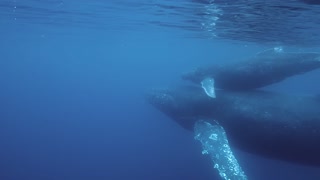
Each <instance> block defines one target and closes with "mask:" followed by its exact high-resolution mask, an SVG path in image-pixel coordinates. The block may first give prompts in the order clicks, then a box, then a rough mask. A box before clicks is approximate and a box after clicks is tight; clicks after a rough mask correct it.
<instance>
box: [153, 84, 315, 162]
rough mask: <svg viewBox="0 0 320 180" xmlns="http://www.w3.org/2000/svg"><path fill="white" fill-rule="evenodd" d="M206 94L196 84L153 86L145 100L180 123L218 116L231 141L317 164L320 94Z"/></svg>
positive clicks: (254, 150) (277, 156) (260, 151)
mask: <svg viewBox="0 0 320 180" xmlns="http://www.w3.org/2000/svg"><path fill="white" fill-rule="evenodd" d="M216 95H217V98H215V99H213V98H210V97H208V96H207V95H206V94H205V93H204V91H203V90H202V89H201V88H200V87H181V88H178V89H166V90H154V91H152V92H150V93H149V94H148V95H147V100H148V101H149V103H151V104H152V105H153V106H155V107H156V108H157V109H159V110H160V111H162V112H163V113H165V114H166V115H168V116H169V117H170V118H172V119H173V120H175V121H176V122H177V123H178V124H180V125H181V126H182V127H184V128H186V129H188V130H191V131H192V130H193V125H194V123H195V122H196V121H197V120H200V119H205V120H207V121H209V122H210V121H211V123H214V122H213V120H215V121H217V122H218V123H219V124H220V125H222V126H223V127H224V129H225V131H226V133H227V136H228V139H229V141H230V144H231V146H235V147H238V148H240V149H242V150H244V151H247V152H250V153H255V154H259V155H262V156H265V157H268V158H275V159H280V160H284V161H288V162H294V163H299V164H305V165H312V166H320V100H319V97H315V96H314V97H313V96H295V95H285V94H277V93H271V92H264V91H245V92H233V91H226V90H220V91H217V92H216Z"/></svg>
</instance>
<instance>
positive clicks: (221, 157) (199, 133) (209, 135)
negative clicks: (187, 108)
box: [194, 120, 247, 180]
mask: <svg viewBox="0 0 320 180" xmlns="http://www.w3.org/2000/svg"><path fill="white" fill-rule="evenodd" d="M194 134H195V137H194V138H195V139H196V140H198V141H200V142H201V144H202V149H203V150H202V154H208V155H209V156H210V158H211V160H212V161H213V163H214V168H215V169H217V170H218V171H219V175H220V176H221V178H222V179H238V180H246V179H247V176H246V175H245V173H244V172H243V171H242V169H241V167H240V165H239V164H238V161H237V159H236V158H235V156H234V155H233V153H232V151H231V148H230V146H229V142H228V139H227V136H226V132H225V131H224V128H223V127H222V126H220V125H219V124H218V123H215V124H210V123H209V122H207V121H203V120H199V121H197V122H196V123H195V125H194Z"/></svg>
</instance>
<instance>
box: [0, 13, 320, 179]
mask: <svg viewBox="0 0 320 180" xmlns="http://www.w3.org/2000/svg"><path fill="white" fill-rule="evenodd" d="M17 20H18V21H19V19H17ZM17 20H13V19H12V22H11V21H10V20H7V21H9V22H11V23H7V21H6V23H4V22H2V23H1V29H0V37H1V42H0V54H1V59H0V179H1V180H18V179H19V180H20V179H23V180H44V179H46V180H47V179H48V180H70V179H78V180H81V179H85V180H87V179H94V180H99V179H101V180H102V179H104V180H105V179H110V180H118V179H119V180H122V179H141V180H143V179H145V180H149V179H153V180H158V179H159V180H160V179H161V180H162V179H166V180H174V179H175V180H176V179H188V180H189V179H190V180H198V179H201V180H212V179H219V178H218V176H217V172H216V171H215V170H214V169H213V168H212V164H211V162H210V160H209V159H208V157H206V156H202V155H201V147H200V144H199V143H198V142H196V141H195V140H194V139H193V134H192V132H189V131H186V130H184V129H182V128H181V127H179V126H178V125H177V124H176V123H174V122H173V121H171V120H170V119H169V118H168V117H166V116H165V115H163V114H162V113H160V112H158V111H157V110H156V109H154V108H153V107H151V106H150V105H149V104H148V103H147V102H146V101H145V99H144V94H145V92H147V91H148V89H150V88H153V87H167V86H175V85H179V84H181V83H182V81H181V80H180V75H181V74H182V73H183V72H186V71H189V70H191V69H192V68H194V67H197V66H200V65H205V64H209V63H210V62H213V61H214V62H217V61H219V62H221V63H224V62H223V61H230V59H236V60H237V59H241V58H245V57H248V56H251V55H253V54H254V53H256V52H259V51H261V50H264V49H266V48H271V47H268V46H257V45H254V44H250V43H235V42H230V41H218V40H204V39H195V38H183V37H181V36H179V35H180V34H181V32H180V31H179V30H170V31H168V30H167V31H163V30H162V29H157V28H155V27H140V28H141V29H139V30H135V31H134V30H132V31H131V30H123V31H115V30H110V31H108V30H107V29H101V30H99V29H90V28H85V27H70V26H68V27H61V26H58V27H56V26H50V25H34V24H28V23H16V22H15V21H17ZM319 74H320V73H319V72H318V71H315V72H312V73H309V74H306V75H304V76H303V77H302V76H301V77H296V78H292V79H290V80H288V81H286V82H284V83H282V84H278V85H275V86H273V87H272V89H273V90H280V91H288V92H294V93H305V94H310V93H317V92H319V90H320V87H319V85H318V83H317V82H318V78H317V77H319ZM235 152H236V155H237V157H238V159H239V161H240V164H241V165H242V166H243V169H244V170H245V171H246V173H247V175H248V177H249V178H250V179H312V178H313V179H319V178H320V171H319V170H320V169H319V168H314V167H305V166H299V165H292V164H288V163H284V162H280V161H275V160H270V159H264V158H261V157H258V156H254V155H249V154H245V153H243V152H240V151H237V150H236V151H235ZM306 153H307V152H306Z"/></svg>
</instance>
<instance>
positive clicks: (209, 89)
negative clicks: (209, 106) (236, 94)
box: [201, 78, 216, 98]
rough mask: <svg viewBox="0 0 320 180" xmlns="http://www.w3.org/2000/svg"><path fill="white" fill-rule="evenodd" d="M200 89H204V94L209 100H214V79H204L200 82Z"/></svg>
mask: <svg viewBox="0 0 320 180" xmlns="http://www.w3.org/2000/svg"><path fill="white" fill-rule="evenodd" d="M201 87H202V88H203V89H204V92H205V93H206V94H207V95H208V96H209V97H211V98H216V93H215V89H214V79H213V78H205V79H203V80H202V81H201Z"/></svg>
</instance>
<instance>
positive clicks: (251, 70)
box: [182, 52, 320, 91]
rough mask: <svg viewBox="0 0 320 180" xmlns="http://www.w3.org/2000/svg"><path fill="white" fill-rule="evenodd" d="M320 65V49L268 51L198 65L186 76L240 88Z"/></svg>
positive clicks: (313, 68) (264, 84) (192, 79)
mask: <svg viewBox="0 0 320 180" xmlns="http://www.w3.org/2000/svg"><path fill="white" fill-rule="evenodd" d="M318 68H320V54H319V53H286V52H265V53H260V54H258V55H256V56H254V57H252V58H249V59H247V60H242V61H239V62H237V63H234V64H229V65H224V66H221V65H220V66H218V65H216V66H208V67H203V68H197V69H196V70H194V71H192V72H189V73H186V74H184V75H183V76H182V78H183V79H184V80H189V81H192V82H194V83H197V84H200V82H201V81H202V80H203V79H205V78H208V77H209V78H213V79H214V80H215V87H216V88H220V89H225V90H238V91H239V90H251V89H257V88H261V87H264V86H268V85H271V84H274V83H278V82H280V81H282V80H284V79H286V78H288V77H290V76H294V75H298V74H303V73H306V72H309V71H312V70H315V69H318Z"/></svg>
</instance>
